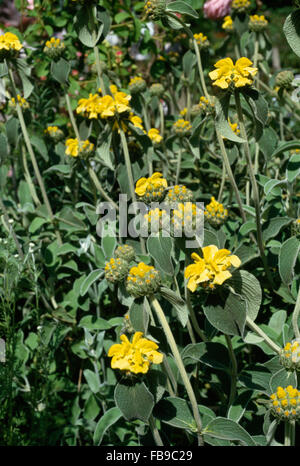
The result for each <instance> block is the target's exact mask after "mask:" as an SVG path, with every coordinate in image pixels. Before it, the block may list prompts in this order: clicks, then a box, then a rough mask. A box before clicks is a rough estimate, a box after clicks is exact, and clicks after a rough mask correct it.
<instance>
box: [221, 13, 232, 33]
mask: <svg viewBox="0 0 300 466" xmlns="http://www.w3.org/2000/svg"><path fill="white" fill-rule="evenodd" d="M222 29H224V30H225V31H233V21H232V18H231V16H225V18H224V21H223V24H222Z"/></svg>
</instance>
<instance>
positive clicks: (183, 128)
mask: <svg viewBox="0 0 300 466" xmlns="http://www.w3.org/2000/svg"><path fill="white" fill-rule="evenodd" d="M191 129H192V125H191V123H190V122H189V121H188V120H184V119H183V118H180V119H179V120H177V121H175V123H173V130H174V132H175V133H176V134H177V135H178V136H186V135H188V134H189V133H190V131H191Z"/></svg>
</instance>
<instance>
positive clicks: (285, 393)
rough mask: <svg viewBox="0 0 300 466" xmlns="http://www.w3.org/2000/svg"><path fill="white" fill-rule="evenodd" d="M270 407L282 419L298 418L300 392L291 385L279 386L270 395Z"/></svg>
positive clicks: (299, 412)
mask: <svg viewBox="0 0 300 466" xmlns="http://www.w3.org/2000/svg"><path fill="white" fill-rule="evenodd" d="M270 408H271V412H272V414H273V415H274V416H276V417H278V418H280V419H289V420H293V419H298V418H299V417H300V392H299V391H298V390H297V389H296V388H294V387H292V385H289V386H288V387H286V388H283V387H277V390H276V392H275V393H272V395H271V396H270Z"/></svg>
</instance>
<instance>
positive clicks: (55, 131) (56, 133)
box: [44, 126, 64, 141]
mask: <svg viewBox="0 0 300 466" xmlns="http://www.w3.org/2000/svg"><path fill="white" fill-rule="evenodd" d="M44 133H45V134H46V135H47V136H49V137H50V138H51V139H54V140H55V141H60V140H61V139H63V137H64V133H63V132H62V130H61V129H59V128H58V126H47V128H46V129H45V130H44Z"/></svg>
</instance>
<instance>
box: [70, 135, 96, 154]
mask: <svg viewBox="0 0 300 466" xmlns="http://www.w3.org/2000/svg"><path fill="white" fill-rule="evenodd" d="M93 151H94V144H93V143H92V142H90V141H89V140H88V139H87V140H86V141H80V142H78V139H77V138H75V139H72V138H70V139H67V140H66V155H70V156H71V157H78V156H80V157H86V156H88V155H90V154H91V153H92V152H93Z"/></svg>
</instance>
